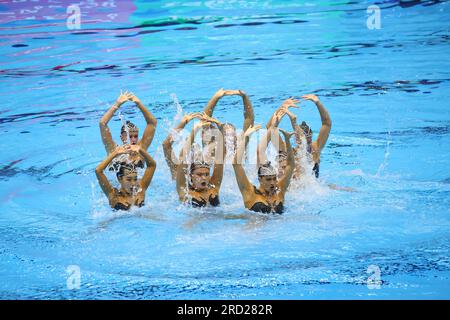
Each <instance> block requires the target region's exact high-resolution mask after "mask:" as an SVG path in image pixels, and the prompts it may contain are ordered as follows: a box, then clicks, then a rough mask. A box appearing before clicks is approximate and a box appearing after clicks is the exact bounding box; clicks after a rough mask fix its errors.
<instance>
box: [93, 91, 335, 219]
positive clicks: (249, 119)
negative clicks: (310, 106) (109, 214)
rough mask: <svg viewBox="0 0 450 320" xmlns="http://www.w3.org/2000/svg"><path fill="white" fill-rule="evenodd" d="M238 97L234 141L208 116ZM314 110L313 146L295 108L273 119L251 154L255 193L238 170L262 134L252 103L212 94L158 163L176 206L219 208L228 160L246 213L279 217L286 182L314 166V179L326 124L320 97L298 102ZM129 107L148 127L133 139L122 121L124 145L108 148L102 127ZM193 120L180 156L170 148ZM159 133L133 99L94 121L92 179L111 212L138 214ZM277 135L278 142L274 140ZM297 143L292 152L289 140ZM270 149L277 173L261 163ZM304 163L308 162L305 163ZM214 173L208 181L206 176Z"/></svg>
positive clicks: (124, 96) (293, 104)
mask: <svg viewBox="0 0 450 320" xmlns="http://www.w3.org/2000/svg"><path fill="white" fill-rule="evenodd" d="M232 95H238V96H240V97H242V101H243V104H244V123H243V127H242V128H243V131H242V134H241V135H239V136H238V134H237V129H236V127H235V126H234V125H233V124H231V123H222V122H220V121H218V120H217V119H215V118H213V113H214V108H215V106H216V105H217V103H218V101H219V100H220V99H221V98H223V97H224V96H232ZM301 99H303V100H309V101H312V102H314V103H315V105H316V106H317V109H318V111H319V114H320V117H321V120H322V126H321V128H320V131H319V134H318V137H317V139H316V140H315V141H313V139H312V137H313V132H312V130H311V128H310V127H309V126H308V125H307V124H306V123H305V122H304V121H303V122H302V123H301V124H298V123H297V119H296V116H295V114H294V113H292V112H291V111H290V110H289V109H290V108H298V107H299V106H298V103H299V100H297V99H293V98H289V99H287V100H285V101H284V102H283V103H282V105H281V106H280V107H279V108H278V109H277V110H276V111H275V112H274V113H273V115H272V117H271V118H270V120H269V121H268V123H267V125H266V129H267V133H266V134H265V135H263V137H262V139H261V141H260V142H259V144H258V148H257V155H256V156H257V157H256V158H257V175H258V181H259V186H255V185H253V184H252V183H251V182H250V180H249V178H248V177H247V174H246V172H245V169H244V166H243V163H244V162H245V159H246V158H247V157H248V150H249V148H248V143H249V141H250V137H251V135H252V134H253V133H254V132H256V131H258V130H260V129H261V126H260V125H255V124H254V118H255V117H254V112H253V106H252V103H251V101H250V99H249V97H248V96H247V94H246V93H245V92H244V91H242V90H223V89H220V90H218V91H217V92H216V93H215V94H214V96H213V97H212V98H211V99H210V100H209V102H208V104H207V105H206V107H205V109H204V110H203V112H194V113H190V114H186V115H185V116H184V117H183V118H182V119H181V121H180V123H179V124H178V125H177V126H176V127H175V128H174V129H173V130H172V132H171V133H170V134H169V135H168V137H167V138H166V139H165V140H164V142H163V150H164V156H165V159H166V162H167V165H168V167H169V170H170V174H171V177H172V179H173V180H175V182H176V190H177V193H178V196H179V199H180V201H181V202H183V203H188V204H190V205H192V206H193V207H208V206H212V207H217V206H219V205H220V186H221V184H222V179H223V171H224V164H225V162H226V161H227V160H226V159H232V160H231V163H232V166H233V168H234V172H235V176H236V181H237V184H238V187H239V190H240V192H241V194H242V199H243V202H244V206H245V208H247V209H249V210H252V211H255V212H262V213H279V214H281V213H282V212H283V211H284V202H285V194H286V192H287V190H288V188H289V185H290V183H291V180H292V179H295V180H301V179H302V177H303V176H304V175H306V174H310V172H307V171H306V170H308V169H307V168H305V163H312V164H313V168H312V170H313V172H312V174H313V175H314V176H315V177H317V178H318V177H319V166H320V154H321V151H322V149H323V147H324V146H325V144H326V141H327V139H328V136H329V133H330V130H331V118H330V115H329V113H328V111H327V109H326V108H325V107H324V106H323V104H322V103H321V102H320V100H319V99H318V97H317V96H316V95H313V94H307V95H304V96H302V97H301ZM127 101H131V102H133V103H135V104H136V106H137V107H138V108H139V109H140V110H141V112H142V114H143V115H144V118H145V120H146V122H147V126H146V128H145V130H144V133H143V134H142V137H141V139H139V129H138V127H137V126H136V125H134V124H133V123H132V122H129V121H127V122H126V123H125V124H124V125H123V126H122V128H121V132H120V133H121V135H120V137H121V140H122V145H118V144H116V143H115V142H114V141H113V138H112V135H111V132H110V130H109V127H108V122H109V121H110V120H111V118H112V117H113V116H114V113H115V112H116V111H118V110H119V108H120V106H121V105H122V104H124V103H125V102H127ZM284 116H288V117H289V119H290V122H291V125H292V129H293V132H286V131H284V130H282V129H279V128H278V126H279V124H280V122H281V120H282V118H283V117H284ZM194 119H196V120H198V121H197V122H196V123H195V124H194V126H193V129H192V131H191V132H190V135H189V136H188V137H187V138H186V140H185V141H184V144H183V146H182V148H181V151H180V152H179V154H178V156H177V155H176V154H175V152H174V150H173V145H174V143H175V141H176V138H177V136H178V135H179V134H180V132H181V131H182V130H183V129H184V128H185V127H186V125H187V124H189V123H190V122H191V121H193V120H194ZM156 126H157V120H156V118H155V117H154V115H153V114H152V113H151V112H150V111H149V110H148V109H147V108H146V107H145V106H144V105H143V104H142V102H141V101H140V100H139V99H138V98H137V97H136V96H135V95H134V94H133V93H131V92H127V91H126V92H121V94H120V96H119V98H118V99H117V101H116V103H115V104H114V105H112V106H111V108H110V109H109V110H108V111H107V112H106V113H105V115H104V116H103V117H102V119H101V120H100V132H101V137H102V141H103V144H104V146H105V149H106V153H107V157H106V158H105V159H104V160H103V161H102V162H101V163H100V164H99V165H98V166H97V168H96V171H95V172H96V175H97V178H98V181H99V183H100V186H101V188H102V190H103V192H104V193H105V195H106V196H107V197H108V200H109V204H110V205H111V207H112V208H114V209H117V210H128V209H130V208H131V207H133V206H138V207H140V206H143V205H144V201H145V192H146V190H147V189H148V187H149V186H150V183H151V181H152V178H153V174H154V172H155V169H156V161H155V160H154V159H153V158H152V156H150V154H149V153H148V152H147V149H148V147H149V146H150V144H151V143H152V140H153V137H154V135H155V131H156ZM200 130H201V145H198V144H197V143H196V142H195V136H196V134H197V133H198V132H199V131H200ZM280 133H281V134H280ZM292 136H294V138H295V146H293V145H292V144H291V137H292ZM270 143H272V144H273V145H274V146H275V149H276V150H277V157H276V162H277V166H276V168H275V167H274V166H273V165H272V164H271V162H269V161H267V155H266V151H267V147H268V145H269V144H270ZM305 157H306V160H307V161H306V162H305V161H304V160H305V159H304V158H305ZM108 168H109V170H113V171H115V173H116V177H117V180H118V182H119V185H120V189H117V188H114V187H113V185H112V184H111V183H110V182H109V180H108V178H107V177H106V175H105V173H104V171H105V170H107V169H108ZM138 168H145V171H144V174H143V176H142V178H140V179H139V178H138V171H137V170H138ZM211 171H212V173H211Z"/></svg>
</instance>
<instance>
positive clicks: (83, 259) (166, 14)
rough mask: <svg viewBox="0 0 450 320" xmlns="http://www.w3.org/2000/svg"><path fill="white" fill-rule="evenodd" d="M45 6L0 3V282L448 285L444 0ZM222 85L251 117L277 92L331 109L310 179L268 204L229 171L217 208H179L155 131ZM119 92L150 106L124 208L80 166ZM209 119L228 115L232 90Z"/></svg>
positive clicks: (136, 294) (47, 293)
mask: <svg viewBox="0 0 450 320" xmlns="http://www.w3.org/2000/svg"><path fill="white" fill-rule="evenodd" d="M54 2H55V3H54V5H53V6H52V7H50V6H49V5H48V4H47V3H46V2H43V1H42V2H41V3H39V2H31V1H25V2H24V3H12V2H2V3H1V4H0V21H1V23H0V52H1V55H0V79H1V86H0V97H1V98H2V103H1V105H0V132H1V135H2V142H1V149H2V152H1V153H0V257H1V258H0V280H1V281H0V298H3V299H60V298H63V299H200V298H201V299H229V298H241V299H260V298H265V299H279V298H285V299H311V298H320V299H336V298H343V299H354V298H356V299H388V298H394V299H409V298H418V299H429V298H438V299H448V298H450V292H449V287H450V286H449V285H450V272H449V266H450V262H449V249H450V245H449V240H450V233H449V226H450V215H449V214H450V211H449V208H450V206H449V204H450V201H449V199H450V197H449V194H450V176H449V169H448V168H449V165H450V160H449V159H450V157H449V156H450V145H449V143H448V142H449V134H450V112H449V108H448V101H449V97H450V87H449V81H450V75H449V70H450V68H449V67H450V65H449V57H450V47H449V24H448V21H449V18H450V15H449V10H450V7H449V2H438V1H424V2H422V3H421V4H420V3H417V2H411V1H409V2H401V3H399V2H397V1H382V2H378V3H377V5H378V6H379V7H380V8H381V28H380V29H373V30H371V29H368V28H367V26H366V20H367V18H368V14H367V13H366V9H367V7H368V6H369V5H370V4H373V3H374V2H365V1H352V2H345V1H317V2H316V1H314V2H312V1H311V2H294V1H259V2H256V1H248V2H247V1H246V2H241V1H199V2H192V3H188V4H186V3H184V2H183V1H154V2H151V3H146V2H144V1H133V2H131V1H129V2H127V1H121V2H117V1H115V2H114V1H113V2H111V3H112V4H113V5H115V7H114V6H113V7H111V6H106V7H103V6H102V3H103V2H98V3H97V5H94V4H95V2H89V3H90V5H89V6H88V5H84V6H81V8H80V9H81V13H82V20H81V29H79V30H69V29H67V26H66V18H67V14H66V8H67V6H68V5H69V4H71V3H70V2H69V1H54ZM183 3H184V4H183ZM219 88H225V89H243V90H245V91H246V92H247V93H248V94H249V95H250V98H251V100H252V102H253V105H254V108H255V114H256V120H255V122H256V123H260V124H263V123H266V121H267V119H268V118H269V116H270V115H271V114H272V112H273V111H274V110H275V109H276V108H277V107H278V106H279V104H280V103H281V102H282V101H283V100H284V99H286V98H287V97H289V96H291V95H296V96H298V95H301V94H306V93H315V94H317V95H318V96H319V97H320V98H321V100H322V102H323V103H324V104H325V106H326V107H327V108H328V110H329V112H330V114H331V117H332V120H333V128H332V131H331V135H330V138H329V140H328V144H327V146H326V148H325V149H324V151H323V153H322V163H321V178H320V180H319V181H314V180H311V179H309V180H308V181H307V183H306V186H304V187H297V188H293V189H292V190H291V191H290V193H289V194H288V195H287V199H286V204H287V211H286V213H285V214H284V215H282V216H277V217H265V216H260V215H257V214H254V213H251V212H249V211H246V210H245V209H243V205H242V200H241V196H240V194H239V192H238V191H237V187H236V183H235V180H234V173H233V172H232V169H231V168H229V167H228V168H226V174H225V179H224V185H223V187H222V191H221V200H222V205H221V207H220V208H219V209H217V210H206V211H200V210H195V209H188V208H185V207H183V206H180V205H179V203H178V200H177V199H178V198H177V195H176V191H175V185H174V183H173V182H172V181H171V180H170V175H169V171H168V168H167V166H166V164H165V162H164V158H163V155H162V148H161V143H162V141H163V140H164V138H165V137H166V136H167V134H168V132H169V129H170V127H171V126H172V125H173V124H174V122H175V121H176V119H178V118H177V117H179V115H180V112H192V111H200V110H201V109H203V107H204V105H205V104H206V102H207V101H208V99H209V98H210V97H211V96H212V94H213V93H214V92H215V91H216V90H217V89H219ZM121 89H129V90H131V91H133V92H134V93H135V94H136V95H137V96H138V97H139V98H140V99H141V100H142V101H143V102H144V103H145V104H146V105H148V106H149V108H150V110H151V111H152V112H153V113H154V114H155V115H156V116H157V118H158V121H159V124H158V128H157V131H156V135H155V139H154V142H153V144H152V145H151V146H150V148H149V152H150V154H151V155H152V156H154V157H155V159H156V160H157V162H158V167H157V170H156V173H155V177H154V179H153V182H152V184H151V186H150V188H149V190H148V192H147V197H146V205H145V207H143V208H140V209H136V210H133V211H131V212H127V213H123V212H114V211H112V210H111V209H110V208H109V206H108V203H107V199H106V197H105V196H104V195H103V194H102V192H101V190H100V187H99V186H98V183H97V180H96V178H95V173H94V168H95V166H96V165H97V164H98V163H99V162H100V161H101V160H102V159H103V158H104V157H105V151H104V148H103V145H102V142H101V139H100V133H99V129H98V121H99V119H100V117H101V116H102V115H103V113H104V112H105V111H106V110H107V109H108V106H109V105H111V104H112V103H113V102H114V101H115V99H116V98H117V96H118V95H119V93H120V90H121ZM303 106H304V107H303V108H302V109H301V110H294V111H295V112H296V113H297V117H298V118H299V119H301V120H306V121H307V122H309V123H310V124H311V126H312V128H313V130H315V132H316V133H317V132H318V129H319V127H320V118H319V115H318V113H317V110H316V109H315V107H314V105H313V104H312V103H310V102H309V103H304V104H303ZM121 110H122V113H123V115H124V117H125V118H126V119H129V120H132V121H134V122H136V123H137V124H138V125H139V126H140V127H143V126H144V120H143V117H142V116H141V114H140V113H139V112H138V110H137V109H136V108H134V107H133V106H132V105H127V106H125V107H123V108H122V109H121ZM215 115H216V116H217V117H218V118H219V119H221V120H227V121H230V122H233V123H235V124H236V125H237V126H240V125H241V123H242V106H241V101H240V99H239V98H237V97H226V98H224V99H222V100H221V101H220V103H219V105H218V107H217V112H216V113H215ZM283 126H284V127H286V128H289V125H288V123H287V121H286V122H285V123H284V124H283ZM119 128H120V121H119V118H118V117H116V118H115V121H112V122H111V129H112V132H113V133H114V138H115V140H116V141H119V135H118V133H119ZM331 183H333V184H337V185H340V186H349V187H352V188H355V189H356V190H357V192H354V193H349V192H343V191H335V190H332V189H330V188H329V187H328V184H331ZM240 214H245V215H246V218H242V217H241V218H240V217H239V216H238V215H240ZM73 265H75V266H77V267H78V268H79V270H80V279H79V280H80V282H79V284H80V285H79V288H78V287H77V286H76V287H75V288H74V287H73V286H71V285H70V284H71V283H72V282H70V279H73V278H72V276H73V274H71V272H68V268H69V269H70V267H69V266H73ZM370 266H372V267H370ZM373 266H375V267H373ZM374 268H375V269H374ZM368 270H369V272H368ZM371 270H379V277H378V278H377V279H379V280H380V281H379V282H377V284H378V286H375V288H373V286H370V285H368V278H369V277H371V276H374V275H375V276H376V274H374V271H371ZM68 279H69V285H68ZM72 284H73V283H72ZM369 284H370V283H369ZM77 288H78V289H77Z"/></svg>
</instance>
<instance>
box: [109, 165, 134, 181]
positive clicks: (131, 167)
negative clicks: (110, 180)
mask: <svg viewBox="0 0 450 320" xmlns="http://www.w3.org/2000/svg"><path fill="white" fill-rule="evenodd" d="M114 166H115V168H116V170H117V171H116V177H117V179H119V178H121V177H123V176H124V175H125V173H126V172H125V171H130V172H136V167H135V166H134V165H133V164H132V163H129V162H120V163H116V164H114Z"/></svg>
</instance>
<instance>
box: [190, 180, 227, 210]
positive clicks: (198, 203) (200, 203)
mask: <svg viewBox="0 0 450 320" xmlns="http://www.w3.org/2000/svg"><path fill="white" fill-rule="evenodd" d="M209 187H210V188H214V185H212V184H210V185H209ZM189 189H190V190H194V189H193V188H192V187H189ZM190 203H191V205H192V206H193V207H194V208H200V207H206V206H207V205H208V204H209V205H210V206H211V207H217V206H219V204H220V200H219V195H218V194H216V195H215V196H214V197H213V196H212V194H210V195H209V199H208V201H205V200H203V199H196V198H194V197H192V199H191V201H190Z"/></svg>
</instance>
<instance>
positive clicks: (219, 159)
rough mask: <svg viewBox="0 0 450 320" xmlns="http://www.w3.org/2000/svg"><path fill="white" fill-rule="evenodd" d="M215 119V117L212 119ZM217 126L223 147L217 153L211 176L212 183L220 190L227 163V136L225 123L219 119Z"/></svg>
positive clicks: (219, 144) (220, 144)
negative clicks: (224, 130)
mask: <svg viewBox="0 0 450 320" xmlns="http://www.w3.org/2000/svg"><path fill="white" fill-rule="evenodd" d="M212 120H215V119H212ZM215 123H216V125H217V128H218V129H219V131H220V135H221V137H219V139H216V141H218V142H219V143H218V147H219V148H220V149H221V150H220V152H218V153H216V157H215V162H214V172H213V175H212V176H211V183H212V184H213V185H215V187H216V189H217V190H219V188H220V185H221V184H222V179H223V168H224V164H225V154H226V146H225V137H224V133H223V124H222V123H220V122H219V121H217V122H215ZM221 153H222V154H221Z"/></svg>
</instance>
